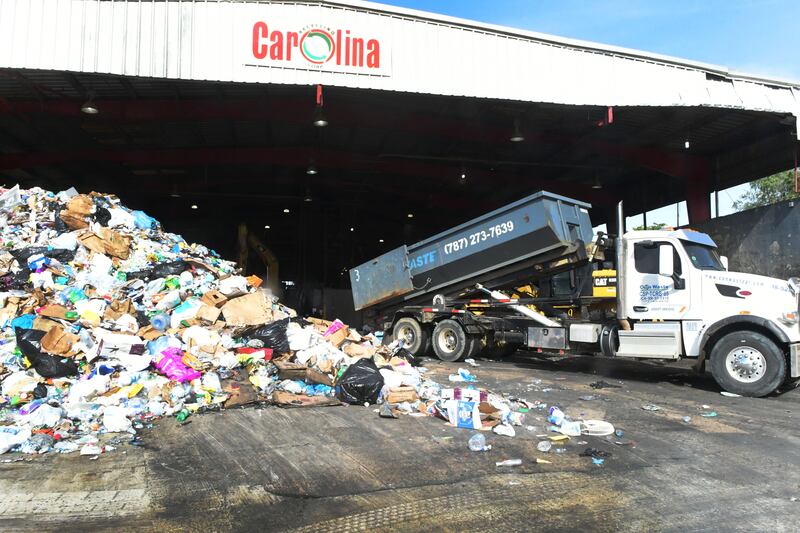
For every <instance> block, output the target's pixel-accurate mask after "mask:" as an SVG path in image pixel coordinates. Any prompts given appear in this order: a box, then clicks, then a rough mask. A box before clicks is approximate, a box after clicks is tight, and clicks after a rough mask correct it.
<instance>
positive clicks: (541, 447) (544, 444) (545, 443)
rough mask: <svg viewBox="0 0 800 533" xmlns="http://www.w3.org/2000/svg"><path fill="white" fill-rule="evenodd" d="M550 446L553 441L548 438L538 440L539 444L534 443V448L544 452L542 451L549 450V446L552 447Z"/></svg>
mask: <svg viewBox="0 0 800 533" xmlns="http://www.w3.org/2000/svg"><path fill="white" fill-rule="evenodd" d="M552 447H553V443H552V442H550V441H549V440H543V441H541V442H539V444H537V445H536V449H537V450H539V451H540V452H544V453H547V452H549V451H550V448H552Z"/></svg>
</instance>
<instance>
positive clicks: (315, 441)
mask: <svg viewBox="0 0 800 533" xmlns="http://www.w3.org/2000/svg"><path fill="white" fill-rule="evenodd" d="M479 362H480V364H481V366H480V368H476V369H472V370H473V371H474V372H475V373H477V375H478V377H479V382H478V385H479V386H482V387H487V388H490V389H492V390H495V391H497V392H504V393H508V394H511V395H515V396H518V397H522V398H526V399H528V400H530V401H533V400H542V401H545V402H547V403H549V404H550V403H554V404H558V405H561V406H562V407H563V408H565V410H566V412H567V414H569V415H572V416H574V417H582V418H597V419H604V420H607V421H609V422H611V423H613V424H614V425H615V426H617V427H618V428H622V429H623V430H624V436H623V438H622V439H623V440H630V441H635V447H632V446H619V445H615V444H614V443H613V442H610V441H608V440H606V439H604V438H592V437H588V438H573V439H572V440H571V441H570V443H568V444H566V445H565V446H564V447H565V448H566V452H565V453H561V454H555V453H547V454H543V453H540V452H538V451H537V449H536V443H537V442H538V440H540V439H537V438H536V437H535V435H536V433H543V432H544V431H543V430H544V421H543V416H542V414H541V413H542V412H533V411H532V412H531V413H530V415H529V416H528V419H527V420H526V424H530V425H533V426H535V427H536V429H537V430H536V431H528V430H526V429H525V428H524V427H517V428H516V429H517V436H516V437H514V438H508V437H501V436H498V435H494V434H487V438H488V440H489V441H490V443H491V444H492V445H493V449H492V450H491V452H488V453H473V452H470V451H469V449H468V448H467V440H468V439H469V437H470V435H471V432H470V431H468V430H463V429H454V428H449V427H447V426H445V425H444V423H443V422H442V421H439V420H436V419H432V418H411V417H401V418H400V419H398V420H387V419H381V418H378V416H377V414H376V413H375V412H374V411H373V409H374V408H364V407H326V408H313V409H279V408H274V407H268V408H245V409H238V410H230V411H225V412H221V413H209V414H205V415H201V416H194V417H192V418H190V420H191V423H190V424H187V425H184V426H180V425H178V424H177V423H176V422H175V421H174V420H173V419H169V420H162V421H160V422H158V423H157V424H156V427H155V428H154V429H152V430H150V431H149V432H147V433H146V434H145V435H144V440H145V443H146V446H145V447H144V448H137V447H132V446H128V445H125V446H121V447H120V448H118V449H117V451H114V452H112V453H109V454H105V455H102V456H100V458H99V459H97V460H94V461H93V460H90V459H89V458H88V457H80V456H78V455H76V454H72V455H67V456H57V455H48V456H43V457H35V458H30V457H28V456H20V455H13V454H12V455H9V454H6V455H3V456H0V461H12V462H3V463H0V494H2V498H0V530H3V531H9V530H14V531H22V530H59V531H64V530H69V531H78V530H81V531H86V530H109V531H111V530H114V531H119V530H120V529H122V530H133V529H135V530H139V531H179V530H181V531H183V530H190V531H194V530H196V531H204V532H206V531H230V530H235V531H251V530H263V531H292V530H293V531H314V532H317V533H320V532H325V531H336V532H341V531H362V530H368V531H431V530H436V531H531V530H548V531H575V530H592V531H797V530H798V528H799V527H800V524H798V522H799V521H800V468H798V466H800V428H798V407H799V406H800V390H797V389H795V390H790V391H788V392H785V393H783V394H779V395H774V396H772V397H769V398H763V399H751V398H727V397H724V396H722V395H720V393H719V389H718V387H717V386H716V384H715V383H714V381H713V379H711V377H710V376H697V375H694V374H692V373H691V371H690V370H689V368H688V365H687V364H675V365H662V364H659V363H653V362H635V361H613V360H604V359H593V358H589V357H579V358H569V359H562V360H558V361H555V360H539V359H533V358H530V357H529V356H527V357H522V356H521V355H517V356H515V357H513V358H511V359H507V360H505V361H479ZM427 363H428V367H429V368H430V369H431V371H432V372H433V374H434V375H435V376H437V377H438V379H439V381H440V382H442V383H445V382H447V374H449V373H450V372H452V371H454V370H455V369H456V368H457V366H458V365H455V364H446V363H441V362H438V361H433V360H432V361H428V362H427ZM598 379H604V380H605V381H607V382H609V383H612V384H617V385H620V388H606V389H600V390H594V389H592V388H590V387H589V384H590V383H592V382H595V381H597V380H598ZM535 380H541V382H540V383H537V382H535ZM548 388H549V389H551V390H549V391H545V389H548ZM584 395H594V396H597V397H598V399H595V400H592V401H584V400H579V399H578V397H579V396H584ZM644 404H657V405H659V406H660V407H661V408H662V409H661V410H660V411H658V412H648V411H645V410H643V409H641V406H642V405H644ZM703 404H707V405H710V406H711V409H709V410H712V409H713V410H715V411H716V412H717V413H718V415H719V416H718V417H716V418H703V417H701V416H699V414H700V412H703V411H706V410H705V409H703V408H702V405H703ZM685 415H689V416H691V417H692V420H691V422H690V423H688V424H687V423H684V422H683V420H682V417H683V416H685ZM581 440H585V441H587V442H588V444H584V445H579V444H578V441H581ZM587 446H593V447H595V448H599V449H602V450H605V451H608V452H611V453H612V456H611V457H610V458H609V459H607V460H606V462H605V464H604V465H603V466H595V465H592V464H591V460H590V459H588V458H586V457H579V456H578V453H579V452H580V451H582V450H583V449H585V448H586V447H587ZM537 457H538V458H543V459H547V460H549V461H551V462H552V464H535V461H534V459H535V458H537ZM506 458H520V459H522V461H523V464H522V466H519V467H505V468H498V467H496V466H495V461H499V460H502V459H506ZM793 498H796V499H797V500H795V501H792V499H793Z"/></svg>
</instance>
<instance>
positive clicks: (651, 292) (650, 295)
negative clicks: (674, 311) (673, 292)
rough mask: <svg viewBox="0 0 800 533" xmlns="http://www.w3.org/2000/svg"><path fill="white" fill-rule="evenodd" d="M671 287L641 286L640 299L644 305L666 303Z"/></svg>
mask: <svg viewBox="0 0 800 533" xmlns="http://www.w3.org/2000/svg"><path fill="white" fill-rule="evenodd" d="M671 288H672V286H671V285H649V284H648V285H639V299H640V300H641V301H642V302H643V303H652V302H666V301H667V298H668V297H669V291H670V289H671Z"/></svg>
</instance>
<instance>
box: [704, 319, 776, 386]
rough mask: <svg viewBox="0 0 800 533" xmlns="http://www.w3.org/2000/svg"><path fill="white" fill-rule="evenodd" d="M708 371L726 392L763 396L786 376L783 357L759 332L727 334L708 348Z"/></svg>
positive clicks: (767, 338)
mask: <svg viewBox="0 0 800 533" xmlns="http://www.w3.org/2000/svg"><path fill="white" fill-rule="evenodd" d="M711 374H712V375H713V376H714V379H715V380H716V382H717V383H718V384H719V386H720V387H722V388H723V389H725V390H726V391H728V392H733V393H735V394H741V395H742V396H755V397H760V396H766V395H767V394H770V393H771V392H773V391H774V390H775V389H777V388H778V387H780V386H781V384H782V383H783V382H784V380H785V379H786V356H785V355H784V354H783V352H782V351H781V349H780V348H779V347H778V346H777V345H776V344H775V343H774V342H773V341H772V340H771V339H770V338H769V337H766V336H765V335H762V334H761V333H756V332H755V331H738V332H733V333H728V334H727V335H725V336H724V337H722V338H721V339H720V340H719V341H717V343H716V344H715V345H714V348H712V350H711Z"/></svg>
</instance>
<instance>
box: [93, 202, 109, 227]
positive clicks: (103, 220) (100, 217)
mask: <svg viewBox="0 0 800 533" xmlns="http://www.w3.org/2000/svg"><path fill="white" fill-rule="evenodd" d="M92 220H94V221H95V222H98V223H100V225H101V226H108V222H109V221H110V220H111V212H110V211H109V210H108V209H106V208H105V207H100V206H97V207H96V208H95V210H94V215H92Z"/></svg>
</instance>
